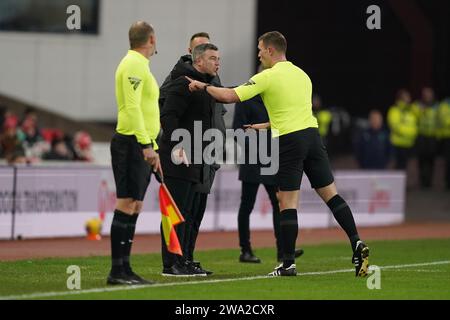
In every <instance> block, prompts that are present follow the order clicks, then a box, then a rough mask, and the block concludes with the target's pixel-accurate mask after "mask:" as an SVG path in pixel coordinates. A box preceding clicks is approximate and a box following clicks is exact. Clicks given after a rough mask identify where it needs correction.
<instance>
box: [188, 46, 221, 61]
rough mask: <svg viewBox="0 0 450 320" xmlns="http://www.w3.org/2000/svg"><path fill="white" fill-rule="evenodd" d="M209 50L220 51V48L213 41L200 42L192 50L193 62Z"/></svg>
mask: <svg viewBox="0 0 450 320" xmlns="http://www.w3.org/2000/svg"><path fill="white" fill-rule="evenodd" d="M207 50H214V51H218V50H219V49H218V48H217V47H216V46H215V45H213V44H212V43H203V44H199V45H198V46H196V47H195V48H194V50H192V62H195V60H197V58H200V57H201V56H202V55H203V54H204V53H205V52H206V51H207Z"/></svg>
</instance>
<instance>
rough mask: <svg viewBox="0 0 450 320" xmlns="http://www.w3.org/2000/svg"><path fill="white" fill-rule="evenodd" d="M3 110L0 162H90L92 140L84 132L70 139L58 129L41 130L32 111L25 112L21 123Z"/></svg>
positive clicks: (11, 113)
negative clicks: (0, 160)
mask: <svg viewBox="0 0 450 320" xmlns="http://www.w3.org/2000/svg"><path fill="white" fill-rule="evenodd" d="M2 109H3V110H2V113H1V114H0V124H1V128H0V158H2V159H5V160H6V162H7V163H8V164H19V163H37V162H41V161H45V160H55V161H87V162H90V161H92V160H93V158H92V153H91V146H92V140H91V137H90V135H89V134H88V133H87V132H84V131H78V132H76V133H75V134H74V135H73V136H72V135H69V134H67V133H65V132H63V131H62V130H60V129H56V128H41V127H40V126H39V121H38V115H37V113H36V112H35V110H33V109H32V108H27V109H26V111H25V112H24V114H23V116H22V118H21V119H20V118H19V117H18V116H17V115H16V114H15V113H13V112H11V111H8V110H7V109H6V108H2Z"/></svg>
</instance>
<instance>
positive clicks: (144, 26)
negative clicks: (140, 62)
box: [128, 21, 155, 49]
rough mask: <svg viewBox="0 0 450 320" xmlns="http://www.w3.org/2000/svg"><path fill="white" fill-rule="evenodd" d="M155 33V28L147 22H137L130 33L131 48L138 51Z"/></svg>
mask: <svg viewBox="0 0 450 320" xmlns="http://www.w3.org/2000/svg"><path fill="white" fill-rule="evenodd" d="M154 33H155V31H154V30H153V27H152V26H151V25H150V24H148V23H147V22H145V21H136V22H135V23H133V24H132V25H131V27H130V30H129V31H128V38H129V40H130V48H131V49H136V48H140V47H142V46H144V45H145V44H146V43H147V42H148V39H149V38H150V37H151V36H152V35H153V34H154Z"/></svg>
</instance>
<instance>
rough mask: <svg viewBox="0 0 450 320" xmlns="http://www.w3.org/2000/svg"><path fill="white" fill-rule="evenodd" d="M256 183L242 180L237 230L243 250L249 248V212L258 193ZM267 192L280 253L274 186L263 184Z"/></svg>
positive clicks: (277, 209) (278, 210)
mask: <svg viewBox="0 0 450 320" xmlns="http://www.w3.org/2000/svg"><path fill="white" fill-rule="evenodd" d="M258 188H259V184H258V183H248V182H242V194H241V205H240V207H239V213H238V230H239V245H240V246H241V250H242V251H243V252H246V251H250V250H251V244H250V213H252V210H253V207H254V205H255V201H256V194H257V193H258ZM264 188H266V191H267V194H268V195H269V199H270V202H271V203H272V208H273V212H272V218H273V229H274V233H275V238H276V242H277V250H278V253H279V254H281V250H282V249H281V248H282V246H281V237H280V207H279V205H278V199H277V194H276V192H277V188H276V186H272V185H267V184H264Z"/></svg>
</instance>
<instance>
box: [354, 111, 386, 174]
mask: <svg viewBox="0 0 450 320" xmlns="http://www.w3.org/2000/svg"><path fill="white" fill-rule="evenodd" d="M355 154H356V159H357V161H358V164H359V167H360V168H361V169H386V168H387V165H388V163H389V157H390V154H391V144H390V142H389V133H388V131H387V130H386V128H385V127H384V126H383V115H382V114H381V112H380V111H379V110H372V111H371V112H370V114H369V120H368V127H367V128H364V129H362V130H361V131H360V133H359V134H357V138H356V143H355Z"/></svg>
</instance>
